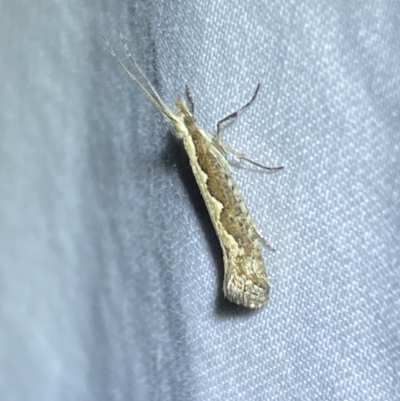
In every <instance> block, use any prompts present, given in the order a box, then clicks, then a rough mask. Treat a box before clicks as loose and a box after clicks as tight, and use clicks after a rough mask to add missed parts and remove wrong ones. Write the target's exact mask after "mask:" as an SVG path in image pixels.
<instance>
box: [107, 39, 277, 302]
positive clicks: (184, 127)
mask: <svg viewBox="0 0 400 401" xmlns="http://www.w3.org/2000/svg"><path fill="white" fill-rule="evenodd" d="M120 37H121V41H122V44H123V46H124V49H125V52H126V56H127V57H128V59H129V60H130V62H131V63H132V65H133V67H134V68H135V69H136V71H137V73H138V74H137V75H135V74H133V73H132V72H131V71H130V70H129V69H128V67H126V65H125V64H124V63H123V62H122V61H121V59H120V58H119V57H118V56H117V55H116V54H115V52H114V50H113V49H112V47H111V46H110V44H109V42H108V41H107V39H106V38H104V41H105V42H106V45H107V47H108V50H109V51H110V53H111V55H112V56H113V57H114V59H115V60H116V61H117V63H118V64H119V65H120V66H121V67H122V69H123V70H124V71H125V73H126V74H127V75H128V77H129V79H130V80H131V81H132V82H134V83H135V84H136V85H137V86H138V87H139V88H140V90H141V91H142V92H143V94H144V95H145V96H146V97H147V98H148V100H149V101H150V102H151V103H152V104H153V105H154V107H155V108H156V109H157V110H158V111H159V112H160V113H161V114H162V115H163V116H164V118H165V119H166V120H167V121H168V122H169V123H170V124H171V125H172V127H173V128H174V133H175V135H176V136H177V137H178V138H179V139H180V140H182V142H183V146H184V148H185V151H186V153H187V155H188V157H189V162H190V166H191V168H192V171H193V174H194V176H195V179H196V182H197V185H198V186H199V189H200V192H201V194H202V196H203V199H204V202H205V204H206V206H207V210H208V212H209V214H210V217H211V221H212V224H213V226H214V228H215V231H216V233H217V236H218V239H219V242H220V244H221V248H222V253H223V259H224V283H223V292H224V295H225V297H226V298H228V299H229V301H231V302H234V303H236V304H238V305H243V306H245V307H247V308H250V309H255V308H260V307H261V306H263V305H264V304H265V303H266V302H267V300H268V297H269V290H270V285H269V279H268V276H267V272H266V268H265V263H264V260H263V257H262V251H261V245H260V241H259V240H260V239H263V237H262V234H261V232H260V231H259V229H258V228H257V226H256V225H255V223H254V221H253V219H252V217H251V216H250V214H249V211H248V209H247V206H246V204H245V202H244V200H243V197H242V194H241V192H240V189H239V187H238V185H237V184H236V182H235V181H234V180H233V178H232V168H231V166H230V164H229V162H228V159H227V152H230V153H232V154H234V155H235V156H236V157H238V158H239V160H245V161H248V162H250V163H253V164H255V165H256V166H258V167H261V168H264V169H266V170H268V171H277V170H280V169H282V168H283V167H266V166H263V165H261V164H259V163H256V162H254V161H252V160H250V159H247V158H246V157H245V156H244V155H243V154H241V153H239V152H236V151H235V150H234V149H232V148H231V147H229V146H228V145H227V144H225V143H224V142H223V141H222V137H221V131H222V125H223V124H224V123H227V122H230V121H232V120H234V119H235V118H236V117H238V116H239V114H241V113H242V112H243V111H244V110H245V109H247V108H248V107H249V106H250V105H251V104H252V103H253V101H254V100H255V98H256V96H257V93H258V90H259V89H260V84H258V85H257V88H256V91H255V92H254V95H253V97H252V98H251V100H250V101H249V102H248V103H246V104H245V105H244V106H243V107H242V108H241V109H240V110H238V111H236V112H234V113H232V114H230V115H228V116H227V117H225V118H223V119H222V120H221V121H219V122H218V123H217V133H216V134H215V135H214V136H213V135H211V134H209V133H208V132H206V131H205V130H203V129H201V128H200V127H199V126H198V125H197V124H196V119H195V117H194V102H193V98H192V96H191V94H190V92H189V90H188V87H186V95H187V102H186V101H185V100H183V99H181V98H178V99H177V100H176V102H175V107H176V110H175V111H173V110H171V109H170V108H169V107H168V106H167V105H166V103H165V102H164V101H163V100H162V98H161V97H160V95H159V94H158V92H157V91H156V90H155V88H154V86H153V85H152V84H151V82H150V80H149V79H148V78H147V77H146V75H145V74H144V72H143V71H142V69H141V68H140V67H139V65H138V64H137V62H136V61H135V60H134V58H133V57H132V55H131V53H130V51H129V49H128V46H127V45H126V43H125V41H124V38H123V36H122V35H121V34H120Z"/></svg>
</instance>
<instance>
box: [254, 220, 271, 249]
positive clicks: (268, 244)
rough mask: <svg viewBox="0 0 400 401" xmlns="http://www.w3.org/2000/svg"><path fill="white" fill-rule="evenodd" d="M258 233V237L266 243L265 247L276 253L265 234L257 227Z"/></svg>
mask: <svg viewBox="0 0 400 401" xmlns="http://www.w3.org/2000/svg"><path fill="white" fill-rule="evenodd" d="M255 229H256V233H257V235H258V237H259V238H260V239H261V240H262V241H263V242H264V245H265V246H266V247H267V248H268V249H269V250H270V251H272V252H275V251H276V249H275V248H274V247H273V246H272V245H271V244H270V243H269V242H268V240H267V239H266V238H265V237H264V235H263V233H262V232H261V231H260V229H259V228H258V227H257V226H256V227H255Z"/></svg>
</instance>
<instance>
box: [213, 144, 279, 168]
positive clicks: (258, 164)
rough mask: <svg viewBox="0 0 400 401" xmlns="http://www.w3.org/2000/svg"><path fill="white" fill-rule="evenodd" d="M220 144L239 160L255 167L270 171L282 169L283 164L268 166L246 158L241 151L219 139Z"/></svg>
mask: <svg viewBox="0 0 400 401" xmlns="http://www.w3.org/2000/svg"><path fill="white" fill-rule="evenodd" d="M220 144H221V145H222V147H223V148H224V149H225V150H227V151H228V152H230V153H232V154H233V155H234V156H236V157H237V158H238V159H239V160H240V161H243V160H245V161H246V162H248V163H251V164H254V165H255V166H257V167H260V168H263V169H264V170H268V171H270V172H271V173H273V172H275V171H278V170H282V169H283V166H279V167H268V166H264V165H263V164H260V163H257V162H255V161H254V160H251V159H248V158H247V157H246V156H245V155H244V154H243V153H240V152H238V151H236V150H235V149H233V148H231V147H230V146H229V145H227V144H226V143H223V142H222V141H220Z"/></svg>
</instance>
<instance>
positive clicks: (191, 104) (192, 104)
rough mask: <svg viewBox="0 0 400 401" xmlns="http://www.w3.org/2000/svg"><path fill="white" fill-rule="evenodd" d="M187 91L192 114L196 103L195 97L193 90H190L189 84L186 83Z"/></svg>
mask: <svg viewBox="0 0 400 401" xmlns="http://www.w3.org/2000/svg"><path fill="white" fill-rule="evenodd" d="M185 93H186V99H187V101H188V105H189V111H190V112H191V113H192V114H194V104H195V101H194V97H193V95H192V92H191V90H190V88H189V85H188V84H186V86H185Z"/></svg>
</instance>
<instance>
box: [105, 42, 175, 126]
mask: <svg viewBox="0 0 400 401" xmlns="http://www.w3.org/2000/svg"><path fill="white" fill-rule="evenodd" d="M103 39H104V42H105V43H106V45H107V48H108V51H109V52H110V54H111V55H112V56H113V57H114V59H115V60H116V61H117V63H118V64H119V65H120V66H121V68H122V69H123V70H124V71H125V73H126V74H127V75H128V77H129V79H130V80H131V81H132V82H134V83H135V84H136V85H137V86H138V87H139V88H140V89H141V91H142V92H143V93H144V95H145V96H146V97H147V98H148V99H149V100H150V102H151V103H152V104H153V105H154V107H155V108H156V109H157V110H158V111H159V112H160V113H161V114H162V115H163V116H164V117H165V118H166V119H167V120H169V121H171V120H172V121H175V120H176V117H175V115H174V113H173V112H172V111H171V110H170V109H169V107H168V106H166V105H165V104H164V102H163V101H162V100H161V98H160V96H159V95H158V94H157V92H156V91H155V90H154V88H153V86H152V85H151V84H150V83H149V81H148V79H147V78H146V76H145V75H144V74H143V72H141V70H140V69H139V68H138V66H137V63H136V62H134V64H135V67H136V68H138V70H139V72H140V73H141V75H142V76H143V77H144V79H145V80H146V83H147V84H149V85H150V88H151V89H152V90H153V92H154V96H155V97H154V96H153V95H152V94H151V93H150V92H149V91H148V90H147V89H146V88H145V87H144V85H143V84H142V83H141V82H140V81H139V80H138V79H137V78H136V77H135V76H134V75H133V74H132V73H131V72H130V71H129V70H128V68H127V67H126V66H125V64H124V63H123V62H122V61H121V59H120V58H119V57H118V56H117V55H116V54H115V52H114V50H113V48H112V47H111V45H110V43H109V41H108V40H107V39H106V38H105V37H104V36H103ZM132 60H133V59H132Z"/></svg>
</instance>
